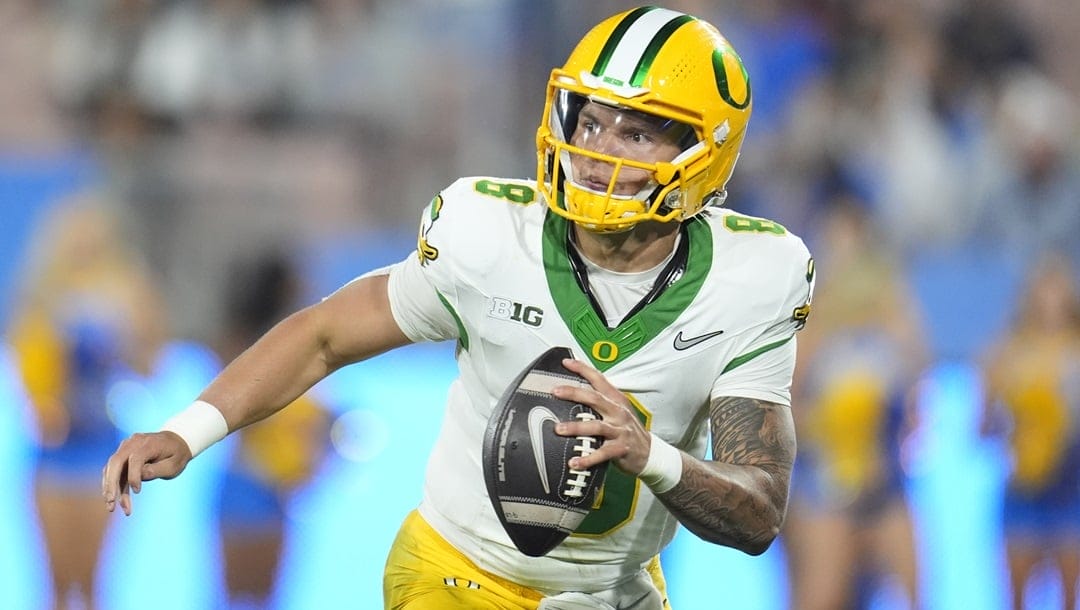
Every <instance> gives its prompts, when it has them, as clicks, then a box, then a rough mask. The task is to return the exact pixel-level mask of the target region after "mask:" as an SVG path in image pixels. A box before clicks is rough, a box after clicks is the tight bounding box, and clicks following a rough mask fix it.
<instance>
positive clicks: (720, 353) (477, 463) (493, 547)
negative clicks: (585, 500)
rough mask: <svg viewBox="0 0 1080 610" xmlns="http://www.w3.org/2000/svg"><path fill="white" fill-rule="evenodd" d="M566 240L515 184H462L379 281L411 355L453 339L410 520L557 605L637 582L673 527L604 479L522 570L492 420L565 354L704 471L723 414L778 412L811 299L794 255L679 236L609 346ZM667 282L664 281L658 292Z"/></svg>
mask: <svg viewBox="0 0 1080 610" xmlns="http://www.w3.org/2000/svg"><path fill="white" fill-rule="evenodd" d="M568 229H569V224H568V222H567V221H566V220H564V219H562V218H561V217H559V216H557V215H555V214H552V213H549V212H548V210H547V206H546V205H545V204H544V202H543V201H541V200H540V199H539V198H538V197H537V196H536V191H535V185H534V183H533V182H531V181H525V180H500V179H495V178H464V179H461V180H459V181H457V182H456V183H454V184H453V185H451V186H450V187H449V188H447V189H446V190H445V191H443V192H442V193H441V194H440V195H439V196H438V197H436V198H435V199H434V200H433V201H432V202H431V204H430V205H429V206H428V208H427V209H426V210H425V212H424V215H423V220H422V223H421V227H420V235H419V243H418V248H417V251H416V253H415V254H414V255H413V256H411V257H410V258H409V259H407V260H405V261H403V262H401V263H399V264H397V265H395V266H393V267H392V268H391V270H390V281H389V290H390V303H391V307H392V310H393V314H394V318H395V319H396V320H397V322H398V324H399V325H400V326H401V329H402V330H403V331H404V332H405V334H406V335H407V336H408V337H409V338H411V339H412V340H414V341H427V340H444V339H456V340H457V342H458V349H457V360H458V365H459V368H460V377H459V378H458V379H457V380H456V381H455V382H454V383H453V384H452V386H451V388H450V392H449V399H448V404H447V407H446V413H445V418H444V422H443V426H442V430H441V432H440V435H439V438H438V440H437V441H436V444H435V447H434V448H433V450H432V454H431V457H430V460H429V463H428V471H427V477H426V481H425V486H424V499H423V501H422V503H421V506H420V512H421V514H422V515H423V516H424V518H425V519H426V520H427V521H428V522H429V523H430V524H431V525H432V526H433V527H434V528H435V529H436V530H437V531H438V532H439V533H440V534H442V535H443V536H444V537H445V538H446V539H447V540H449V541H450V542H451V543H452V544H454V545H455V546H456V547H457V548H459V549H460V550H461V551H462V552H463V553H465V554H466V555H467V556H468V557H469V558H470V559H472V561H473V562H475V563H476V564H477V565H478V566H479V567H481V568H483V569H485V570H487V571H489V572H492V573H494V574H497V575H500V576H503V577H505V578H507V579H510V580H512V581H514V582H517V583H521V584H523V585H527V586H530V587H534V588H537V589H540V590H541V591H544V592H547V593H550V592H553V591H570V590H577V591H597V590H602V589H606V588H609V587H612V586H614V585H616V584H618V583H620V582H621V581H623V580H625V579H627V578H629V577H631V576H632V575H634V574H636V573H637V572H638V571H639V570H640V569H641V568H642V566H643V565H644V564H645V563H646V562H648V561H649V560H650V559H651V558H652V557H653V556H655V555H656V554H658V553H659V552H660V551H661V549H663V547H664V546H665V545H666V544H667V543H668V542H670V540H671V538H672V537H673V536H674V534H675V530H676V527H677V521H676V520H675V519H674V517H672V516H671V515H670V513H669V512H668V511H667V509H666V508H665V507H664V506H663V505H662V504H661V503H660V502H659V501H658V500H656V499H655V497H654V496H653V495H652V493H651V492H650V490H649V489H648V487H647V486H645V485H643V484H642V483H640V482H639V481H638V480H637V478H636V477H633V476H630V475H627V474H625V473H623V472H621V471H619V470H618V469H616V468H610V469H609V470H608V473H607V477H606V480H605V483H604V488H603V492H602V494H601V496H600V502H599V505H598V506H595V507H594V509H593V510H592V511H591V512H590V514H589V516H588V517H587V518H586V519H585V521H584V522H583V523H582V525H581V526H580V527H579V528H578V530H577V531H576V532H575V533H574V534H572V535H571V536H570V537H569V538H567V539H566V541H565V542H563V543H562V544H561V545H560V546H558V547H556V548H555V549H554V550H553V551H551V553H549V554H548V555H546V556H544V557H541V558H532V557H527V556H525V555H524V554H522V553H521V552H519V551H518V550H517V549H516V548H515V547H514V545H513V543H511V541H510V539H509V537H508V536H507V535H506V533H505V532H504V531H503V529H502V526H501V525H500V523H499V520H498V517H497V516H496V515H495V512H494V509H493V508H492V506H491V502H490V501H489V500H488V495H487V490H486V487H485V484H484V476H483V469H482V466H481V453H482V440H483V437H484V431H485V428H486V426H487V422H488V416H489V415H490V414H491V412H492V410H493V408H494V406H495V404H496V402H497V401H498V400H499V398H500V397H501V396H502V394H503V391H504V390H505V389H506V387H507V386H508V385H509V383H510V382H511V381H512V380H513V379H514V377H515V376H516V375H517V374H518V373H519V372H520V371H521V370H522V369H523V368H524V367H525V366H526V365H527V364H528V363H529V362H531V361H532V360H533V359H534V358H536V357H537V356H538V355H539V354H540V353H541V352H543V351H544V350H546V349H547V348H549V347H552V346H557V345H562V346H567V347H570V348H571V350H572V351H573V352H574V355H575V357H576V358H579V359H583V360H586V361H588V362H590V363H591V364H592V365H593V366H595V367H596V368H597V369H599V370H600V371H601V372H603V373H604V375H606V377H607V378H608V379H609V380H610V381H611V382H612V383H613V384H614V385H615V386H616V387H618V388H619V389H621V390H622V391H623V392H624V393H625V394H626V396H628V397H629V398H630V401H631V403H632V404H633V406H634V408H635V409H636V411H637V415H638V417H639V418H640V419H641V421H642V423H643V424H644V425H645V427H646V428H648V429H649V430H651V431H652V432H654V433H656V434H657V435H658V436H660V437H661V438H663V439H664V440H666V441H667V442H669V443H671V444H673V445H675V446H677V447H679V448H680V449H682V450H684V451H686V452H687V453H689V454H690V455H693V456H695V457H697V458H702V457H704V455H705V453H706V445H707V441H708V427H709V426H708V406H709V403H710V399H711V398H713V397H720V396H744V397H749V398H756V399H762V400H767V401H770V402H775V403H781V404H789V402H790V383H791V375H792V372H793V370H794V364H795V341H794V340H793V338H794V335H795V331H796V330H797V329H798V328H799V327H801V325H802V323H803V320H804V319H805V317H806V313H807V312H808V311H809V301H810V295H811V292H812V285H813V263H812V261H811V259H810V254H809V253H808V252H807V249H806V247H805V246H804V245H803V243H802V241H801V240H800V239H799V238H798V237H796V236H794V235H792V234H791V233H789V232H787V231H786V230H785V229H784V228H783V227H781V226H779V225H777V224H775V223H773V222H770V221H767V220H763V219H760V218H753V217H749V216H742V215H739V214H736V213H735V212H732V211H730V210H727V209H714V210H707V211H706V212H703V213H702V214H700V215H699V216H698V217H695V218H694V219H692V220H690V221H687V223H686V226H685V227H684V230H685V233H684V234H683V239H682V240H681V242H685V243H686V244H688V247H687V249H686V251H684V253H683V256H681V257H679V256H677V257H676V263H679V262H680V261H681V262H682V264H681V266H680V267H679V268H678V270H677V271H676V272H675V273H674V274H673V275H671V276H670V277H669V284H668V285H667V287H666V288H665V289H664V290H663V291H662V292H661V293H660V294H659V296H658V297H656V298H655V299H654V300H652V301H651V302H649V303H648V304H647V305H646V306H644V307H643V308H640V309H639V310H637V311H636V312H631V315H630V316H629V317H628V318H627V319H624V320H622V321H621V322H620V323H619V324H618V326H617V327H615V328H609V327H608V326H607V324H606V323H604V322H602V320H603V318H602V317H601V316H599V315H598V314H597V312H596V310H595V309H594V307H593V305H592V303H591V301H590V299H589V297H588V294H587V292H586V291H585V290H583V288H582V287H581V284H580V282H579V280H578V279H577V276H576V275H575V272H574V269H573V265H572V263H571V260H570V257H569V255H568V250H567V248H568V241H567V232H568ZM662 275H664V274H662Z"/></svg>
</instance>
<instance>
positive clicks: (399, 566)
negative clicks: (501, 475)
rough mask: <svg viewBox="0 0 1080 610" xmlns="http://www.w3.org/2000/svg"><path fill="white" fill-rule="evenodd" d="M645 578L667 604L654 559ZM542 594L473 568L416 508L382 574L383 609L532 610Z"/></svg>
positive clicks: (659, 570) (661, 578)
mask: <svg viewBox="0 0 1080 610" xmlns="http://www.w3.org/2000/svg"><path fill="white" fill-rule="evenodd" d="M649 574H650V575H651V576H652V579H653V583H654V584H656V586H657V588H658V589H659V590H660V593H661V596H662V597H663V598H664V609H665V610H671V607H670V606H669V605H668V602H667V584H666V583H665V582H664V573H663V571H662V570H661V569H660V560H659V558H654V559H653V560H652V562H651V563H650V564H649ZM542 598H543V595H541V594H540V592H539V591H536V590H534V589H530V588H528V587H523V586H521V585H517V584H514V583H512V582H510V581H508V580H506V579H504V578H500V577H498V576H495V575H494V574H490V573H488V572H485V571H484V570H481V569H480V568H478V567H476V564H474V563H473V562H472V561H470V560H469V559H468V558H467V557H465V555H463V554H461V552H460V551H458V550H457V549H456V548H454V547H453V546H451V545H450V543H449V542H447V541H446V540H445V539H443V537H442V536H440V535H439V534H438V533H437V532H436V531H435V530H434V529H432V527H431V526H430V525H428V523H427V522H426V521H424V519H423V517H421V516H420V513H418V512H416V511H415V510H414V511H412V512H411V513H409V515H408V517H406V518H405V522H404V523H403V524H402V526H401V530H400V531H399V532H398V535H397V538H396V539H395V540H394V545H393V546H392V547H391V548H390V555H389V557H388V558H387V560H386V571H385V573H384V574H383V600H384V604H385V607H386V609H387V610H448V609H455V608H469V609H474V608H475V609H480V610H535V609H536V607H537V606H538V605H539V604H540V600H541V599H542Z"/></svg>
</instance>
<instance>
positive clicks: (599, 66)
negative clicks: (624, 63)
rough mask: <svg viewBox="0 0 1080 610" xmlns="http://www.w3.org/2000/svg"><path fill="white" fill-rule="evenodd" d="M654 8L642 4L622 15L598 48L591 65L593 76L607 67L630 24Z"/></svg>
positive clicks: (599, 73)
mask: <svg viewBox="0 0 1080 610" xmlns="http://www.w3.org/2000/svg"><path fill="white" fill-rule="evenodd" d="M655 9H656V7H655V6H643V7H640V8H637V9H634V10H633V11H630V13H629V14H627V15H626V16H625V17H623V19H622V21H620V22H619V25H617V26H615V29H614V30H612V31H611V36H608V39H607V42H605V43H604V48H603V49H601V50H600V56H599V57H597V58H596V64H594V65H593V69H592V73H593V76H600V75H601V74H603V73H604V70H606V69H607V65H608V62H609V61H611V56H612V55H614V54H615V47H617V46H619V42H620V41H622V38H623V36H624V35H626V30H629V29H630V26H632V25H634V22H635V21H637V20H638V19H640V18H641V16H642V15H644V14H645V13H648V12H649V11H652V10H655Z"/></svg>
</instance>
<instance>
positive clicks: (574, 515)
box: [499, 500, 588, 533]
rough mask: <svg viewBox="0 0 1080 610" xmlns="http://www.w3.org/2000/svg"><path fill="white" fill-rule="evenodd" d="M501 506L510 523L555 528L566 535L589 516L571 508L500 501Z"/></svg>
mask: <svg viewBox="0 0 1080 610" xmlns="http://www.w3.org/2000/svg"><path fill="white" fill-rule="evenodd" d="M499 504H500V505H501V506H502V509H503V516H504V517H506V520H507V522H509V523H518V524H522V525H539V526H542V527H553V528H555V529H558V530H561V531H563V532H566V533H570V532H573V531H574V530H575V529H577V526H578V525H581V522H582V521H584V520H585V516H586V515H587V514H588V512H587V511H585V510H582V509H579V508H572V507H569V506H544V505H542V504H530V503H528V502H514V501H510V500H500V501H499Z"/></svg>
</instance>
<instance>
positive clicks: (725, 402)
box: [660, 397, 795, 553]
mask: <svg viewBox="0 0 1080 610" xmlns="http://www.w3.org/2000/svg"><path fill="white" fill-rule="evenodd" d="M710 421H711V424H712V438H713V461H711V462H708V461H701V460H687V459H684V460H683V475H682V480H681V481H680V482H679V484H678V485H676V486H675V487H674V488H673V489H672V490H670V491H669V492H667V493H665V494H662V495H661V496H660V499H661V501H663V503H664V504H665V505H666V506H667V507H668V509H669V510H671V512H672V513H673V514H674V515H675V517H676V518H678V519H679V521H680V522H682V524H683V525H685V526H686V527H687V528H688V529H690V530H691V531H693V532H694V533H696V534H697V535H699V536H701V537H702V538H705V539H706V540H709V541H711V542H715V543H718V544H724V545H728V546H732V547H735V548H738V549H742V550H745V551H747V552H753V553H759V552H762V551H764V550H765V548H767V547H768V545H769V544H770V543H771V542H772V540H773V539H774V538H775V537H776V534H777V531H778V529H779V527H780V524H781V522H782V520H783V517H784V511H785V509H786V506H787V494H788V483H789V481H790V478H791V468H792V465H793V464H794V461H795V428H794V425H793V423H792V420H791V410H790V408H789V407H786V406H783V405H778V404H775V403H771V402H767V401H764V400H755V399H752V398H738V397H725V398H720V399H717V400H714V401H713V403H712V405H711V411H710Z"/></svg>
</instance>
